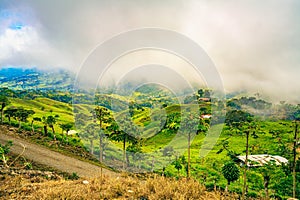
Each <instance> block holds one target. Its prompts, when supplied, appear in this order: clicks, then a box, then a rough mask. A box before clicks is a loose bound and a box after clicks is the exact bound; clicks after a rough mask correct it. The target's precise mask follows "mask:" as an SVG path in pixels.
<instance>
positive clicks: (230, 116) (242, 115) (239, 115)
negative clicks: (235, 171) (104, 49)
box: [225, 110, 258, 199]
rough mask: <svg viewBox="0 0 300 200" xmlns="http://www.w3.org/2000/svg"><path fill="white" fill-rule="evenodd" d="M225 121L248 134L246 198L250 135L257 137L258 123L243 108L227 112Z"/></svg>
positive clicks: (245, 171) (245, 178)
mask: <svg viewBox="0 0 300 200" xmlns="http://www.w3.org/2000/svg"><path fill="white" fill-rule="evenodd" d="M225 123H226V125H227V126H229V127H230V128H231V129H235V130H236V131H239V132H241V133H244V134H245V136H246V147H245V151H246V158H245V165H244V184H243V194H242V199H245V194H246V188H247V170H248V155H249V136H250V135H252V136H253V137H254V138H257V137H258V136H257V134H256V124H255V123H254V121H253V115H251V114H250V113H247V112H245V111H242V110H231V111H230V112H228V113H227V115H226V119H225Z"/></svg>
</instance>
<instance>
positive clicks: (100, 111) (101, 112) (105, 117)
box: [92, 106, 110, 162]
mask: <svg viewBox="0 0 300 200" xmlns="http://www.w3.org/2000/svg"><path fill="white" fill-rule="evenodd" d="M92 115H93V118H94V119H95V120H99V128H100V130H99V160H100V162H103V137H104V133H103V132H102V130H103V129H104V126H103V123H105V122H108V121H110V112H109V110H108V109H107V108H105V107H101V106H97V107H96V108H95V109H94V110H93V111H92Z"/></svg>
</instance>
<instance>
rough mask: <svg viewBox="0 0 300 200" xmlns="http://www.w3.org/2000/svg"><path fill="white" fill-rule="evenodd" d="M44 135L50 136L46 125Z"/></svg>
mask: <svg viewBox="0 0 300 200" xmlns="http://www.w3.org/2000/svg"><path fill="white" fill-rule="evenodd" d="M44 134H45V136H47V135H48V130H47V126H46V125H44Z"/></svg>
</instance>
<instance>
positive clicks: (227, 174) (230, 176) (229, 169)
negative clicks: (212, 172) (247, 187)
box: [222, 161, 240, 192]
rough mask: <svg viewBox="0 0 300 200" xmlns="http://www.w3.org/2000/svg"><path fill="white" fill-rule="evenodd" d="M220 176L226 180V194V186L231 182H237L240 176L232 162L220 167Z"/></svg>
mask: <svg viewBox="0 0 300 200" xmlns="http://www.w3.org/2000/svg"><path fill="white" fill-rule="evenodd" d="M222 174H223V176H224V178H225V179H226V180H227V185H226V189H225V191H226V192H228V186H229V185H230V183H231V182H234V181H236V180H238V178H239V176H240V170H239V168H238V167H237V166H236V164H235V163H234V162H232V161H229V162H226V163H225V164H224V166H223V167H222Z"/></svg>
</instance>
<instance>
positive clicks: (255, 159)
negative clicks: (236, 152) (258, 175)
mask: <svg viewBox="0 0 300 200" xmlns="http://www.w3.org/2000/svg"><path fill="white" fill-rule="evenodd" d="M237 157H238V159H240V160H241V161H243V162H244V163H245V160H246V156H237ZM270 161H273V162H275V164H276V165H281V164H282V163H283V164H286V163H288V160H287V159H286V158H284V157H281V156H272V155H268V154H260V155H249V156H248V164H247V165H248V166H253V167H256V166H263V165H264V164H266V163H269V162H270Z"/></svg>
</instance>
